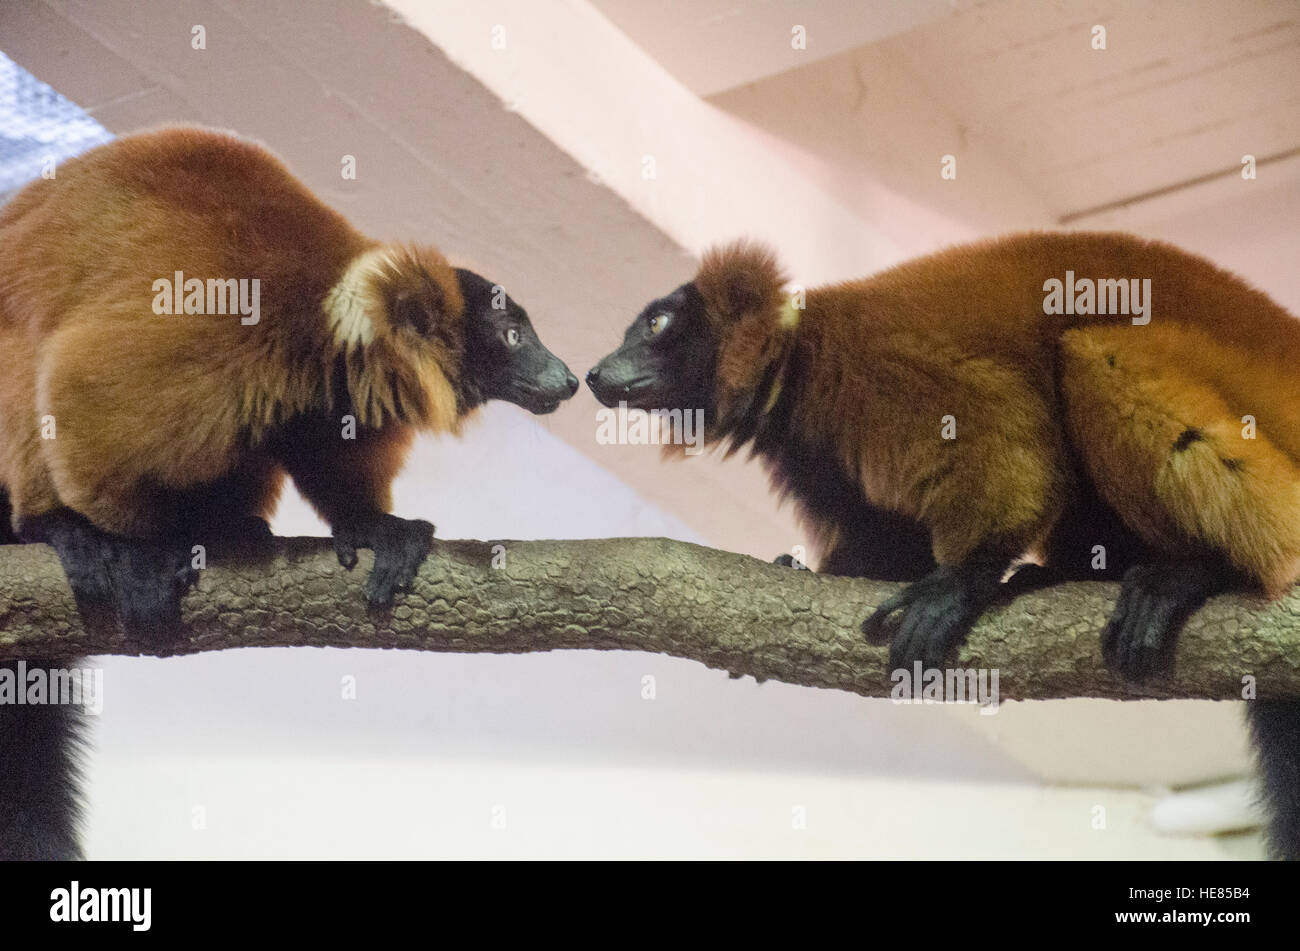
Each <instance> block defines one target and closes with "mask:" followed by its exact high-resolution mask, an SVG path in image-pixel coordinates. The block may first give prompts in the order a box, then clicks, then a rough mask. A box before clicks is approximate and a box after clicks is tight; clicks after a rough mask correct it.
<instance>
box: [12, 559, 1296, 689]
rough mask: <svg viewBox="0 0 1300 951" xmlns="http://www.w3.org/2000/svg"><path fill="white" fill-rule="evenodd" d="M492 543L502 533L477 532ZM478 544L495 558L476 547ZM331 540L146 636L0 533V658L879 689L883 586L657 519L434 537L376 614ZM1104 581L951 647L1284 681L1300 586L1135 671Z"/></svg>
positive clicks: (224, 566) (237, 568)
mask: <svg viewBox="0 0 1300 951" xmlns="http://www.w3.org/2000/svg"><path fill="white" fill-rule="evenodd" d="M494 546H500V547H499V548H494ZM494 554H495V555H496V563H497V565H498V566H499V567H494V566H493V559H494ZM369 565H370V559H369V553H368V552H366V553H363V554H362V563H361V565H359V566H358V568H357V569H356V570H354V571H352V572H347V571H344V570H343V569H342V568H340V567H339V565H338V562H337V560H336V559H335V557H334V553H333V550H332V549H331V547H330V545H329V542H328V541H327V540H325V539H317V538H282V539H276V541H275V544H274V547H273V549H272V550H271V553H269V554H267V555H265V556H259V557H249V556H242V557H240V558H238V559H234V558H232V559H229V560H225V561H220V560H218V561H213V562H212V563H211V564H210V565H209V567H208V568H206V569H205V570H203V571H202V572H200V580H199V584H198V586H197V588H196V590H195V591H193V592H191V593H190V595H189V596H188V597H187V598H186V601H185V618H186V621H187V623H188V625H189V630H190V637H189V638H188V639H187V640H186V641H184V642H182V643H180V644H177V645H170V646H167V647H163V648H158V647H152V646H150V645H144V644H138V643H135V642H132V641H128V640H126V639H125V638H124V637H122V636H121V635H120V634H118V633H116V632H112V631H102V630H87V628H86V626H85V625H84V624H83V623H82V621H81V619H80V617H79V615H78V614H77V611H76V608H75V606H74V604H73V600H72V595H71V592H70V591H69V589H68V586H67V583H66V581H65V580H64V578H63V572H62V570H61V568H60V566H59V562H58V559H57V558H56V556H55V555H54V552H53V551H52V550H51V549H49V548H47V547H46V546H44V545H8V546H0V657H8V658H17V657H42V658H71V657H78V656H89V655H94V654H155V655H159V656H164V655H167V654H183V653H193V652H196V651H208V650H223V649H226V648H231V647H266V646H313V647H397V648H406V649H412V650H430V651H456V652H466V653H469V652H479V651H486V652H492V653H523V652H526V651H549V650H564V649H584V648H585V649H594V650H639V651H650V652H655V653H665V654H671V655H673V656H676V657H684V658H687V659H690V660H696V661H699V662H701V663H703V664H706V665H708V666H710V667H717V668H721V669H724V670H728V671H730V672H732V673H733V674H735V675H742V674H751V675H753V676H755V677H757V678H759V679H768V678H770V679H773V680H781V681H785V682H787V683H792V684H803V685H807V686H812V687H831V688H836V689H840V690H849V691H852V692H854V693H858V694H863V695H865V696H888V695H889V691H890V688H891V685H890V682H889V678H888V673H887V671H886V665H887V656H886V655H887V652H886V650H885V649H884V648H883V647H878V646H873V645H868V644H866V643H865V642H864V641H863V639H862V636H861V634H860V633H859V625H860V624H861V622H862V620H863V618H864V617H866V615H867V614H868V613H869V612H870V611H871V609H872V608H873V607H874V606H875V605H877V604H879V603H880V602H881V601H883V600H884V599H885V598H886V597H888V596H889V595H890V594H891V593H892V592H894V591H895V590H897V588H898V585H895V584H888V583H883V582H873V581H865V580H855V579H846V578H832V577H828V576H824V575H816V574H814V573H812V572H809V571H793V570H791V569H789V568H782V567H776V566H772V565H768V564H765V563H764V562H761V561H758V560H757V559H754V558H749V557H747V556H744V555H734V554H729V553H727V552H722V551H715V550H714V549H710V548H701V547H699V546H697V545H689V544H685V543H683V542H674V541H668V540H666V539H661V538H633V539H627V538H623V539H607V540H597V541H542V542H514V541H507V542H499V543H492V542H478V541H439V542H437V543H436V545H435V550H434V552H433V554H432V555H430V557H429V559H428V561H427V562H426V563H425V565H424V567H423V568H422V569H421V572H420V576H419V578H417V579H416V583H415V586H414V589H413V590H412V591H411V592H410V593H408V594H406V595H401V596H399V600H398V603H397V605H396V606H395V607H394V608H393V610H392V611H391V612H388V613H372V612H370V611H368V610H367V608H366V607H365V605H364V603H363V600H362V594H361V582H362V580H363V579H364V577H365V572H366V571H368V570H369ZM1116 590H1117V588H1116V586H1115V585H1113V584H1102V583H1095V582H1089V583H1082V584H1068V585H1061V586H1058V587H1055V588H1049V589H1045V590H1041V591H1038V592H1035V593H1032V594H1028V595H1024V596H1022V597H1020V598H1017V599H1016V600H1015V601H1013V602H1011V603H1009V604H1007V605H1004V606H1001V607H998V608H996V609H994V610H992V611H990V612H988V613H987V614H986V615H985V616H984V618H983V619H982V620H981V621H980V623H979V625H978V626H977V628H976V630H975V631H974V633H973V634H972V635H971V637H970V640H969V642H968V643H967V644H966V645H965V646H963V647H962V649H961V651H960V653H959V655H958V657H957V660H956V661H955V662H954V663H953V666H959V667H962V668H967V669H970V668H988V669H997V670H998V671H999V684H998V687H999V691H1000V695H1001V697H1002V698H1003V699H1050V698H1056V697H1080V696H1084V697H1114V698H1129V699H1133V698H1139V697H1200V698H1209V699H1240V698H1241V696H1242V677H1243V676H1246V675H1253V676H1254V677H1255V678H1256V679H1257V684H1258V693H1259V696H1261V697H1270V696H1300V588H1297V589H1296V590H1294V591H1292V592H1291V593H1290V594H1289V595H1288V596H1287V597H1286V598H1284V599H1282V600H1281V601H1278V602H1274V603H1268V602H1265V601H1264V600H1262V599H1261V598H1253V597H1249V596H1246V595H1231V596H1225V597H1220V598H1216V599H1215V600H1214V601H1212V602H1211V603H1210V604H1208V605H1207V606H1206V607H1204V608H1203V609H1202V610H1200V611H1199V612H1197V613H1196V615H1195V616H1193V617H1192V618H1191V620H1189V621H1188V623H1187V625H1186V627H1185V628H1184V630H1183V633H1182V635H1181V638H1180V642H1179V647H1178V652H1177V672H1176V674H1175V676H1174V677H1172V678H1168V679H1165V680H1161V681H1159V682H1157V683H1154V684H1152V685H1150V686H1149V687H1147V688H1145V689H1141V690H1139V689H1135V688H1132V687H1129V686H1126V685H1125V684H1123V683H1122V682H1121V681H1120V680H1119V679H1118V678H1116V677H1115V676H1114V675H1112V674H1111V673H1110V672H1109V671H1108V670H1106V669H1105V667H1104V666H1103V665H1102V661H1101V651H1100V646H1099V632H1100V630H1101V628H1102V625H1103V623H1104V621H1105V619H1106V616H1107V615H1108V614H1109V613H1110V610H1111V609H1112V608H1113V607H1114V603H1115V595H1116Z"/></svg>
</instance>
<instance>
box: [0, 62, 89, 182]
mask: <svg viewBox="0 0 1300 951" xmlns="http://www.w3.org/2000/svg"><path fill="white" fill-rule="evenodd" d="M112 137H113V136H112V133H110V132H109V131H108V130H107V129H105V128H104V127H103V126H102V125H100V124H99V123H98V122H96V121H95V120H94V119H92V118H90V116H88V115H86V112H85V110H84V109H82V108H81V107H80V106H78V105H77V104H76V103H74V102H70V101H68V100H67V99H65V98H64V97H63V96H60V95H59V94H58V93H57V92H55V91H54V90H53V89H52V88H51V87H50V86H48V85H46V84H45V83H43V82H41V81H40V80H39V79H37V78H36V77H35V76H33V75H32V74H31V73H29V72H27V70H25V69H23V68H22V67H21V66H19V65H18V64H17V63H15V62H14V61H13V60H11V59H10V58H9V57H7V56H5V55H4V54H3V53H0V200H3V198H4V196H5V195H6V194H7V193H9V192H12V191H13V190H14V189H16V188H18V187H19V186H20V185H22V184H24V183H25V182H27V181H29V180H30V179H33V178H35V177H36V176H38V175H40V174H41V169H42V167H44V165H45V164H46V162H47V161H49V160H53V161H54V162H56V163H57V162H59V161H60V160H62V159H65V158H68V157H70V156H73V155H76V154H77V153H78V152H84V151H86V149H88V148H90V147H92V146H95V145H99V144H100V143H101V142H107V141H108V140H109V139H111V138H112Z"/></svg>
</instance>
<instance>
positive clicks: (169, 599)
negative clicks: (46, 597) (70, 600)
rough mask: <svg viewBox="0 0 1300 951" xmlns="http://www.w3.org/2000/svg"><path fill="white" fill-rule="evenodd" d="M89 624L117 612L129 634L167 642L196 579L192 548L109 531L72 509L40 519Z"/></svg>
mask: <svg viewBox="0 0 1300 951" xmlns="http://www.w3.org/2000/svg"><path fill="white" fill-rule="evenodd" d="M42 530H43V535H44V537H45V538H46V540H48V541H49V543H50V545H52V546H53V547H54V550H55V551H56V552H58V555H59V560H60V561H61V562H62V563H63V571H64V573H65V574H66V575H67V578H68V584H69V586H70V587H71V588H72V595H73V597H74V598H76V601H77V607H78V609H79V610H80V611H81V613H82V615H83V617H85V618H86V620H87V622H89V623H92V624H95V625H104V624H109V623H111V619H112V618H113V617H114V616H116V617H117V618H118V619H119V620H120V621H121V622H122V628H123V630H124V631H125V632H126V633H127V635H129V636H131V637H136V638H139V639H141V640H146V641H150V642H152V643H167V642H170V641H173V640H175V639H176V638H177V637H179V636H180V633H181V598H183V597H184V596H185V592H186V591H188V590H189V588H190V586H191V585H193V584H194V582H195V580H196V579H197V577H198V572H197V571H195V569H194V567H193V566H192V564H191V559H192V554H191V546H190V545H189V544H188V543H185V542H181V541H177V540H171V539H168V540H150V539H141V538H124V537H122V536H120V535H111V534H109V533H108V532H104V531H101V530H100V529H98V528H96V527H95V526H94V525H92V524H91V523H90V522H89V521H88V520H87V519H85V518H83V517H82V516H80V515H78V514H76V513H75V512H71V511H64V512H58V513H54V514H52V515H50V516H47V517H46V518H45V519H43V520H42Z"/></svg>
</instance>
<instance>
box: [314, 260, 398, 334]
mask: <svg viewBox="0 0 1300 951" xmlns="http://www.w3.org/2000/svg"><path fill="white" fill-rule="evenodd" d="M392 266H393V261H392V258H391V257H390V256H389V253H388V250H387V249H386V248H373V249H371V250H370V251H366V252H365V253H364V254H359V255H357V256H356V257H355V258H354V259H353V260H352V263H351V264H349V265H348V269H347V270H346V271H345V272H343V277H342V279H341V280H340V281H339V282H338V283H337V284H335V285H334V286H333V287H331V288H330V292H329V293H328V294H326V295H325V303H324V309H325V315H326V317H328V318H329V322H330V329H331V330H333V331H334V339H335V340H337V341H338V342H339V344H340V345H341V346H343V347H344V348H345V349H351V348H352V347H356V346H362V347H364V346H366V345H367V344H369V343H370V342H371V341H372V340H374V339H375V318H374V315H375V313H376V311H377V309H378V308H379V307H380V306H381V302H380V301H379V300H378V298H377V297H376V295H375V291H374V281H373V277H374V276H375V275H376V274H378V273H379V272H381V271H384V270H386V269H388V268H391V267H392Z"/></svg>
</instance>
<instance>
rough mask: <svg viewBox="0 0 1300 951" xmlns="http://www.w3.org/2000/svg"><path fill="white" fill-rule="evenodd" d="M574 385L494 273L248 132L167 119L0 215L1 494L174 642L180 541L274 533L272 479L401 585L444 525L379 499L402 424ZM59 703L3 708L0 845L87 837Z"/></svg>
mask: <svg viewBox="0 0 1300 951" xmlns="http://www.w3.org/2000/svg"><path fill="white" fill-rule="evenodd" d="M577 387H578V380H577V378H576V377H574V376H573V374H571V373H570V372H569V370H568V368H567V367H566V366H565V365H564V363H563V362H561V361H560V360H559V359H558V358H557V357H555V356H554V355H553V354H551V353H550V352H549V351H548V350H547V349H546V348H545V347H544V346H543V345H542V343H541V341H539V340H538V338H537V335H536V333H535V332H534V331H533V328H532V326H531V324H530V323H529V320H528V316H527V314H526V313H525V312H524V311H523V309H522V308H520V307H519V306H518V305H517V304H516V303H515V302H514V301H513V300H511V299H510V298H509V297H508V296H507V295H506V294H505V293H504V291H502V289H501V288H500V287H499V286H497V285H494V284H492V283H491V282H490V281H488V280H486V279H484V278H482V277H480V276H479V275H477V274H474V273H472V272H470V271H466V270H461V269H456V268H452V267H451V266H450V265H449V264H448V263H447V261H446V259H445V258H444V257H443V256H442V254H441V253H439V252H438V251H437V250H436V249H434V248H432V247H428V246H417V245H405V244H384V243H380V242H378V241H375V240H372V239H370V238H368V237H366V236H365V235H363V234H361V233H359V232H358V231H356V230H355V229H354V228H353V227H352V226H351V225H350V224H349V223H348V222H347V221H346V220H345V219H344V218H343V217H342V216H341V215H339V214H338V213H337V212H335V211H333V210H332V209H330V208H329V207H327V206H326V205H325V204H323V203H322V202H321V201H320V200H319V199H317V198H316V197H315V196H314V195H313V194H312V192H311V191H310V190H309V189H308V188H307V187H306V186H305V185H303V184H302V183H301V182H300V181H298V180H297V179H296V178H295V177H294V176H293V175H292V174H291V173H290V172H289V171H288V169H287V168H286V167H285V166H284V165H283V164H282V163H281V162H280V160H279V159H277V158H276V157H275V156H273V155H272V154H270V153H269V152H267V151H266V150H265V149H263V148H262V147H260V146H258V145H255V144H252V143H250V142H247V141H244V140H241V139H238V138H235V137H233V136H230V135H226V134H223V133H219V132H214V131H209V130H206V129H200V128H189V127H174V128H164V129H160V130H156V131H151V132H145V133H142V134H138V135H132V136H128V137H125V138H121V139H118V140H117V141H115V142H112V143H110V144H108V145H104V146H102V147H100V148H97V149H94V150H93V151H91V152H88V153H86V154H85V155H83V156H81V157H79V158H75V159H72V160H70V161H68V162H67V163H66V164H64V165H62V166H61V167H59V168H58V169H57V171H56V174H55V176H54V177H53V178H50V179H48V180H38V181H36V182H33V183H32V184H31V185H29V186H27V187H26V188H25V189H24V190H22V191H21V192H19V193H18V194H17V195H16V196H15V197H14V198H13V199H12V200H11V201H10V202H9V203H8V204H7V205H6V206H4V207H3V208H2V209H0V488H2V489H3V492H2V493H0V509H3V510H5V511H6V512H7V514H9V515H10V518H9V519H6V525H5V531H6V533H9V531H10V529H12V533H13V534H12V535H11V538H14V537H16V538H17V539H22V540H44V541H48V542H49V543H50V544H51V545H52V546H53V547H54V548H55V550H56V551H57V552H58V554H59V557H60V559H61V561H62V564H63V566H64V569H65V572H66V574H67V577H68V581H69V583H70V585H71V588H72V591H73V594H74V595H75V597H76V600H77V603H78V605H79V607H81V608H82V610H83V612H84V613H86V615H87V617H88V618H92V617H98V618H101V619H103V618H111V617H113V616H114V615H115V616H116V617H117V618H119V619H120V620H121V623H122V626H123V628H124V629H125V631H126V632H127V634H128V635H131V636H137V637H143V638H150V639H154V640H161V639H166V638H171V637H174V636H175V635H176V634H177V633H178V627H179V622H180V616H181V615H180V600H181V597H182V595H183V594H184V593H185V591H186V589H187V588H188V587H189V585H190V584H191V583H192V582H193V580H194V574H195V573H194V571H193V570H192V568H191V559H192V546H193V545H195V544H205V545H208V544H217V545H221V544H233V543H236V542H239V541H240V540H241V539H246V538H250V537H251V538H258V537H264V536H265V535H266V534H268V533H269V530H268V529H267V527H266V523H265V521H264V518H265V517H266V516H268V515H269V514H270V513H271V511H272V510H273V508H274V507H275V504H276V500H277V497H278V495H279V493H280V489H281V485H282V483H283V482H284V479H285V477H286V476H288V477H289V478H291V479H292V480H293V483H294V485H295V486H296V487H297V489H298V490H299V491H300V492H301V493H302V494H303V496H304V497H305V498H306V499H307V500H308V501H309V502H310V503H311V504H312V505H313V506H314V507H315V509H316V511H317V512H319V513H320V515H321V516H322V517H323V518H324V519H325V521H326V522H327V523H328V524H329V525H330V528H331V530H332V532H333V536H334V547H335V550H336V552H337V554H338V558H339V561H340V563H342V564H343V565H344V566H345V567H348V568H351V567H352V566H353V565H354V564H355V563H356V560H357V554H356V552H357V549H358V548H371V549H373V551H374V554H375V559H374V568H373V570H372V572H371V574H370V576H369V578H368V579H367V581H366V588H365V591H366V596H367V598H368V599H369V600H370V601H371V602H373V603H375V604H378V605H385V604H388V603H390V602H391V601H392V599H393V597H394V595H395V594H396V593H397V592H399V591H401V590H403V589H404V588H406V587H407V586H409V584H410V583H411V581H412V580H413V578H414V576H415V573H416V571H417V570H418V568H419V566H420V564H421V563H422V562H423V560H424V558H425V556H426V555H427V553H428V552H429V550H430V546H431V540H432V534H433V526H432V525H430V524H429V523H428V522H423V521H419V520H411V519H404V518H398V517H396V516H394V515H391V514H389V508H390V503H391V497H390V488H391V484H392V481H393V478H394V476H395V475H396V473H397V471H398V469H399V468H400V466H401V464H402V461H403V458H404V456H405V455H406V451H407V448H408V446H409V444H410V442H411V439H412V436H413V434H414V433H415V432H416V431H421V430H425V431H432V432H450V433H455V432H457V431H458V430H459V428H460V425H461V421H462V419H463V418H464V417H465V416H466V414H468V413H470V412H471V411H472V410H473V409H475V407H477V406H479V405H480V404H482V403H484V402H485V401H487V400H491V399H504V400H509V401H510V402H513V403H516V404H518V405H520V406H522V407H525V408H526V409H529V410H531V411H533V412H535V413H548V412H550V411H552V410H554V409H555V408H556V407H557V406H558V405H559V404H560V403H561V402H562V401H564V400H565V399H567V398H569V397H570V396H571V395H572V394H573V393H574V392H575V391H576V390H577ZM74 726H75V724H74V722H73V719H72V716H71V713H70V711H69V710H68V709H67V708H64V707H60V706H58V705H50V706H45V707H29V706H12V705H8V706H0V762H3V764H4V766H3V768H2V769H0V857H5V858H57V857H73V856H76V855H78V854H79V851H78V847H77V843H76V836H75V818H76V796H75V791H74V789H73V785H72V774H73V771H74V770H73V763H72V760H71V758H70V747H71V745H72V743H73V740H74V739H75V730H74Z"/></svg>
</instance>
